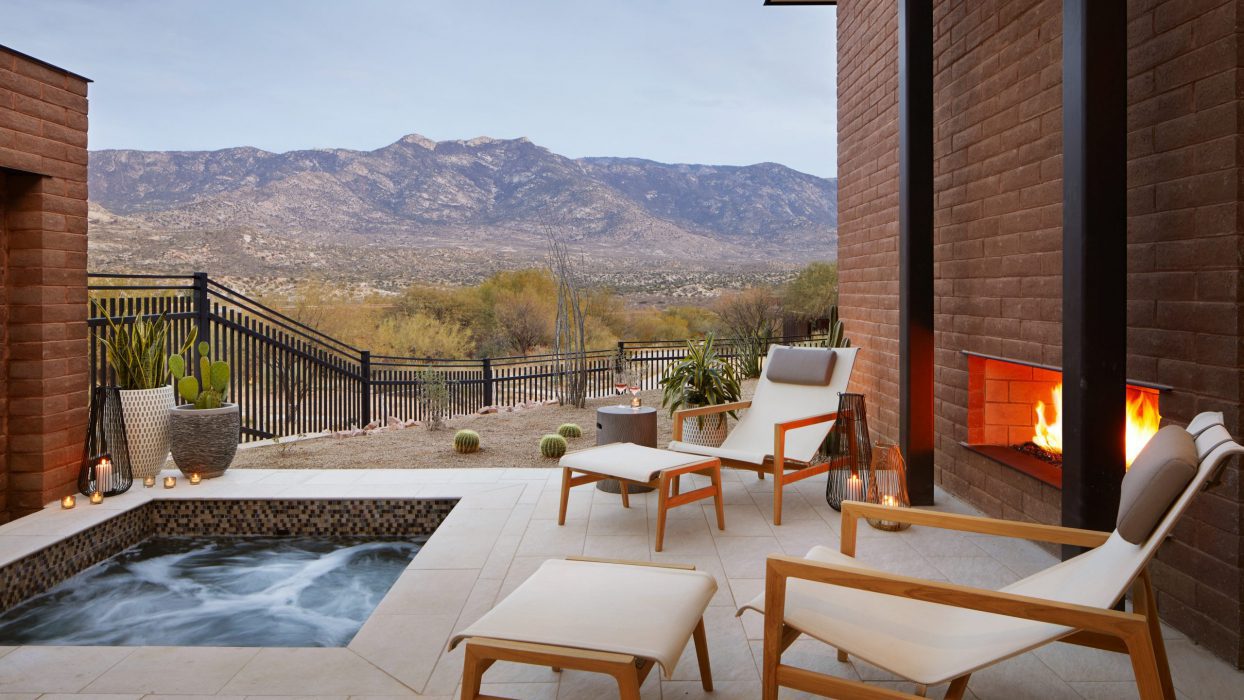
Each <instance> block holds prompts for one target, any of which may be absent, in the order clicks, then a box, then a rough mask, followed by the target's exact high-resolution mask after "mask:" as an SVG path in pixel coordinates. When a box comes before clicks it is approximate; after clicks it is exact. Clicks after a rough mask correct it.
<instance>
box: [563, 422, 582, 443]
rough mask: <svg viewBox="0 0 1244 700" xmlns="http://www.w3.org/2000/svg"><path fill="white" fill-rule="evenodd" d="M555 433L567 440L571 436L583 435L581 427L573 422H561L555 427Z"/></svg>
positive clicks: (578, 436) (579, 436)
mask: <svg viewBox="0 0 1244 700" xmlns="http://www.w3.org/2000/svg"><path fill="white" fill-rule="evenodd" d="M557 434H558V435H560V436H562V437H564V438H566V439H567V440H569V439H571V438H581V437H583V428H580V427H579V426H577V425H575V424H574V423H562V424H561V425H560V426H558V427H557Z"/></svg>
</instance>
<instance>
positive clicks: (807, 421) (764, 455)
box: [669, 345, 858, 525]
mask: <svg viewBox="0 0 1244 700" xmlns="http://www.w3.org/2000/svg"><path fill="white" fill-rule="evenodd" d="M856 352H858V349H857V348H838V349H833V350H828V349H824V348H792V347H785V346H780V345H778V346H774V347H772V348H770V349H769V355H768V357H767V358H766V359H765V366H764V373H763V374H762V375H761V377H760V382H759V383H758V384H757V385H756V392H755V393H754V394H753V395H752V399H751V401H735V402H733V403H726V404H718V405H716V406H702V407H699V408H688V409H684V410H681V411H675V412H674V441H673V442H671V443H670V445H669V449H671V450H674V451H677V452H687V453H690V454H697V455H705V456H707V457H718V458H720V459H721V463H722V465H724V466H727V467H735V468H736V469H749V470H751V471H754V472H756V473H757V474H758V475H759V477H760V478H762V479H763V478H764V475H765V474H771V475H772V476H773V524H774V525H781V524H782V488H783V487H784V486H785V485H786V484H789V483H792V482H795V481H799V480H801V479H807V478H808V477H811V476H816V475H817V474H824V473H825V472H826V471H828V470H829V464H828V463H827V462H818V461H817V460H816V456H817V453H818V451H819V450H820V447H821V443H822V442H824V441H825V436H826V435H828V434H829V429H830V427H831V426H832V425H833V423H834V419H835V417H836V416H837V414H836V413H835V411H836V410H837V408H838V394H840V393H842V392H844V391H846V390H847V382H849V381H850V379H851V369H852V367H854V365H855V354H856ZM742 409H747V410H746V411H744V412H743V413H742V415H741V416H740V418H739V422H738V424H736V425H735V426H734V428H733V429H732V430H731V431H730V434H729V435H728V436H727V437H726V441H725V442H724V443H722V445H721V447H707V446H704V445H693V444H690V443H686V442H683V441H682V423H683V418H689V417H694V416H707V415H712V414H718V413H725V412H727V411H739V410H742Z"/></svg>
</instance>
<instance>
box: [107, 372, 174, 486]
mask: <svg viewBox="0 0 1244 700" xmlns="http://www.w3.org/2000/svg"><path fill="white" fill-rule="evenodd" d="M120 395H121V415H123V416H124V417H125V442H126V444H127V445H128V446H129V450H130V467H131V470H132V471H133V472H134V479H135V480H140V479H143V478H146V477H148V476H155V475H156V474H157V473H159V471H160V470H161V469H162V468H163V467H164V462H165V461H166V460H168V439H169V438H168V412H169V411H170V410H171V409H172V408H173V403H174V401H173V387H172V385H169V386H162V387H159V388H156V389H122V390H121V391H120Z"/></svg>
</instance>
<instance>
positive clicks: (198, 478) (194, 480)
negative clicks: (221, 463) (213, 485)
mask: <svg viewBox="0 0 1244 700" xmlns="http://www.w3.org/2000/svg"><path fill="white" fill-rule="evenodd" d="M200 481H203V477H202V476H201V475H200V474H199V473H198V472H193V473H191V474H190V483H192V484H197V483H199V482H200Z"/></svg>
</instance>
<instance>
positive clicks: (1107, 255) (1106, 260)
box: [1062, 0, 1127, 555]
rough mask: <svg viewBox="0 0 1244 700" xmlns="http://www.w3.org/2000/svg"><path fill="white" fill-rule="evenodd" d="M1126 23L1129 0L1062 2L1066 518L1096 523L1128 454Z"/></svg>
mask: <svg viewBox="0 0 1244 700" xmlns="http://www.w3.org/2000/svg"><path fill="white" fill-rule="evenodd" d="M1126 27H1127V3H1126V2H1125V0H1064V1H1063V408H1062V417H1063V496H1062V499H1063V500H1062V511H1063V512H1062V522H1063V524H1064V525H1068V526H1071V527H1081V528H1089V529H1095V530H1112V529H1114V524H1115V515H1116V511H1117V510H1118V505H1119V484H1120V482H1121V481H1122V479H1123V474H1124V461H1125V450H1124V431H1125V425H1126V419H1125V416H1124V406H1125V401H1126V396H1127V379H1126V374H1125V372H1126V364H1127V363H1126V356H1127V90H1126V87H1127V34H1126ZM1064 553H1065V554H1067V555H1070V554H1074V553H1075V552H1073V551H1065V552H1064Z"/></svg>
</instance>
